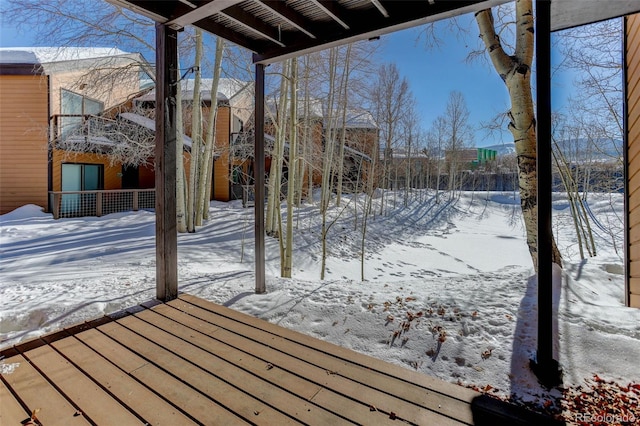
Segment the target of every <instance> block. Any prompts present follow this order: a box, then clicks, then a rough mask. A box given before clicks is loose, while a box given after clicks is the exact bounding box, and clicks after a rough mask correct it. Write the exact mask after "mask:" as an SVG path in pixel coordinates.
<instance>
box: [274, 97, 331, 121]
mask: <svg viewBox="0 0 640 426" xmlns="http://www.w3.org/2000/svg"><path fill="white" fill-rule="evenodd" d="M277 100H278V99H277V98H270V99H267V101H266V102H265V107H266V108H268V110H269V111H270V112H271V114H273V115H274V116H275V115H276V108H277V105H276V102H277ZM307 108H309V117H310V118H322V117H323V107H322V100H321V99H318V98H310V99H309V105H308V106H307ZM304 109H305V100H304V99H298V118H302V117H303V116H304ZM288 110H289V107H288V106H287V111H288Z"/></svg>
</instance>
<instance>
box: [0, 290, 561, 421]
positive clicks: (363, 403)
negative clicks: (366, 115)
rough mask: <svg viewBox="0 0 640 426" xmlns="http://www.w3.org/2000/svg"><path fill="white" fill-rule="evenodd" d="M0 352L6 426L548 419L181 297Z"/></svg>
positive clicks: (319, 341) (548, 419)
mask: <svg viewBox="0 0 640 426" xmlns="http://www.w3.org/2000/svg"><path fill="white" fill-rule="evenodd" d="M0 355H1V356H3V358H4V360H3V362H4V364H5V365H9V366H11V370H7V371H6V372H4V373H3V374H2V380H1V381H0V397H1V399H2V406H1V409H2V411H1V414H0V416H1V417H0V421H1V423H2V424H7V425H9V424H16V425H17V424H20V423H23V424H24V423H26V420H27V418H28V417H30V416H31V413H35V416H36V417H37V420H38V421H39V422H40V423H39V424H44V425H56V424H57V425H75V424H100V425H102V424H122V425H133V424H154V425H165V424H166V425H187V424H207V425H236V424H254V425H285V424H316V425H341V424H363V425H397V424H420V425H430V424H432V425H439V426H444V425H469V424H474V423H475V424H492V425H495V424H512V425H517V424H520V425H526V424H532V425H533V424H546V425H554V424H558V423H559V422H554V421H553V420H552V419H550V418H547V417H545V416H541V415H537V414H534V413H531V412H528V411H526V410H525V409H523V408H519V407H515V406H510V405H508V404H506V403H503V402H501V401H498V400H494V399H491V398H489V397H486V396H481V395H480V394H478V393H477V392H475V391H472V390H471V389H467V388H464V387H461V386H457V385H454V384H451V383H446V382H444V381H441V380H439V379H436V378H433V377H429V376H425V375H422V374H420V373H418V372H416V371H412V370H408V369H405V368H402V367H399V366H396V365H391V364H388V363H386V362H383V361H380V360H378V359H375V358H371V357H369V356H366V355H362V354H359V353H356V352H354V351H351V350H349V349H345V348H341V347H339V346H335V345H333V344H331V343H327V342H323V341H321V340H318V339H315V338H313V337H310V336H307V335H304V334H301V333H297V332H295V331H291V330H287V329H285V328H282V327H279V326H277V325H275V324H271V323H268V322H266V321H263V320H259V319H257V318H254V317H251V316H248V315H245V314H242V313H239V312H235V311H233V310H231V309H229V308H225V307H223V306H220V305H216V304H213V303H211V302H208V301H205V300H202V299H199V298H196V297H193V296H189V295H181V296H180V298H179V299H177V300H173V301H171V302H169V303H167V304H157V303H154V302H150V303H149V304H145V306H144V307H138V308H133V309H131V310H130V314H124V313H122V314H118V315H115V316H114V317H111V318H109V317H105V318H102V319H100V320H97V321H94V322H91V323H86V324H83V325H80V326H77V327H73V328H71V329H68V330H63V331H61V332H58V333H55V334H53V335H49V336H45V337H43V338H42V339H39V340H35V341H32V342H27V343H25V344H23V345H20V346H18V347H16V348H11V349H8V350H5V351H3V352H1V353H0Z"/></svg>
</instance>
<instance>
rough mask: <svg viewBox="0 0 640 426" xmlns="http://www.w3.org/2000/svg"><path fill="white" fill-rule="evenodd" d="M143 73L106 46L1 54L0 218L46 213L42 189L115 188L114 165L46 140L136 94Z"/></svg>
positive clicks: (135, 59) (118, 169) (131, 56)
mask: <svg viewBox="0 0 640 426" xmlns="http://www.w3.org/2000/svg"><path fill="white" fill-rule="evenodd" d="M147 70H149V68H148V64H147V63H146V61H145V60H144V58H143V57H142V55H140V54H137V53H127V52H123V51H121V50H119V49H113V48H82V47H67V48H49V47H33V48H32V47H29V48H2V49H0V214H4V213H7V212H9V211H11V210H13V209H15V208H17V207H20V206H22V205H25V204H36V205H39V206H42V207H43V208H45V209H46V210H49V207H50V206H49V196H48V194H49V191H62V190H102V189H121V188H122V176H123V174H122V165H121V164H113V163H112V162H111V161H110V160H109V158H108V156H107V155H105V154H104V153H99V152H70V151H68V150H64V149H59V148H57V147H56V145H55V144H54V143H52V141H55V140H58V139H59V136H61V134H63V133H64V132H67V131H69V130H70V129H72V128H76V127H78V126H79V125H80V124H81V123H82V120H83V117H85V116H88V115H99V114H101V113H103V112H104V111H105V110H108V109H110V108H112V107H114V106H115V105H118V104H121V103H123V102H125V101H126V100H127V99H128V98H129V97H130V96H131V94H132V93H138V92H139V91H140V89H141V87H140V81H141V79H140V77H141V75H144V73H145V72H146V71H147ZM107 74H109V75H110V77H108V76H107Z"/></svg>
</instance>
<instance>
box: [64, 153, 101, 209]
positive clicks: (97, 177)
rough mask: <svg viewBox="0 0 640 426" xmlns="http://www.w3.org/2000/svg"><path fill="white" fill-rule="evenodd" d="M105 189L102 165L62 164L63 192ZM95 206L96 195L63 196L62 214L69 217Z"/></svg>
mask: <svg viewBox="0 0 640 426" xmlns="http://www.w3.org/2000/svg"><path fill="white" fill-rule="evenodd" d="M103 188H104V166H103V165H102V164H70V163H64V164H62V190H63V191H95V190H100V189H103ZM94 205H95V194H63V196H62V205H61V209H60V212H61V213H64V214H67V215H69V214H81V212H82V211H83V209H86V207H87V206H94ZM85 213H86V212H85Z"/></svg>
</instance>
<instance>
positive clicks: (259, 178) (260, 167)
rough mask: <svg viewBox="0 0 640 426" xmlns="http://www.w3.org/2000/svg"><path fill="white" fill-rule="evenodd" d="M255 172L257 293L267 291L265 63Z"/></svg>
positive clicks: (259, 72)
mask: <svg viewBox="0 0 640 426" xmlns="http://www.w3.org/2000/svg"><path fill="white" fill-rule="evenodd" d="M253 141H254V156H253V161H254V164H253V173H254V183H255V191H254V197H255V203H254V205H255V234H256V242H255V243H256V246H255V256H256V293H258V294H260V293H264V292H265V291H267V289H266V285H265V277H264V258H265V251H264V65H263V64H256V86H255V134H254V138H253Z"/></svg>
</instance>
